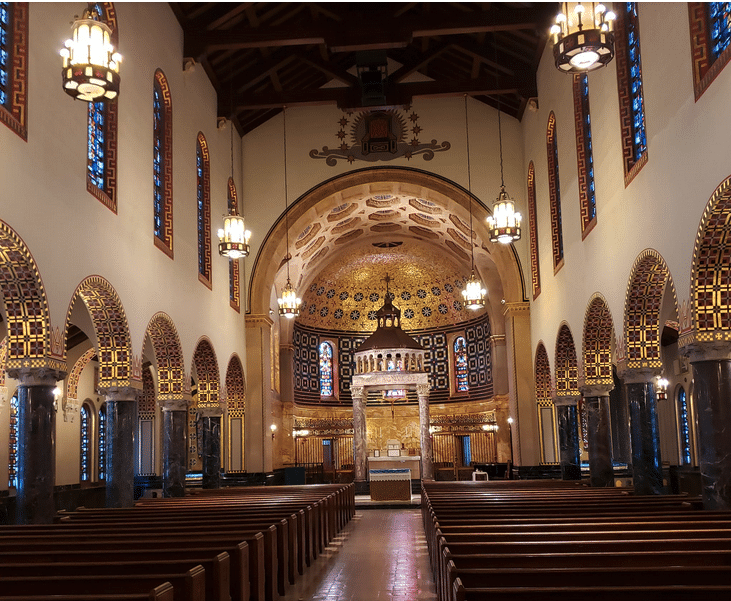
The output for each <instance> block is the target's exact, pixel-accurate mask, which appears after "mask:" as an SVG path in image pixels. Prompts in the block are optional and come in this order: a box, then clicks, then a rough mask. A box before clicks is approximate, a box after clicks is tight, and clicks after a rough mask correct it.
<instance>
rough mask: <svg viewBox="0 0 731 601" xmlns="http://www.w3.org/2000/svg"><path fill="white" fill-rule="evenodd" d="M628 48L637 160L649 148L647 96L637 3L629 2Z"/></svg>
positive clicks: (633, 137)
mask: <svg viewBox="0 0 731 601" xmlns="http://www.w3.org/2000/svg"><path fill="white" fill-rule="evenodd" d="M626 7H627V8H626V10H627V48H628V58H629V72H630V90H631V99H632V143H633V145H634V151H635V161H637V160H639V158H640V157H641V156H642V155H643V154H644V153H645V151H646V150H647V132H646V131H645V98H644V94H643V92H642V61H641V59H640V26H639V22H638V19H637V3H636V2H627V3H626Z"/></svg>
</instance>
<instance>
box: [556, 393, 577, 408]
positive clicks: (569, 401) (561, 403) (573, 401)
mask: <svg viewBox="0 0 731 601" xmlns="http://www.w3.org/2000/svg"><path fill="white" fill-rule="evenodd" d="M580 398H581V395H580V394H568V395H561V396H555V397H553V404H554V405H556V407H576V405H577V404H578V403H579V399H580Z"/></svg>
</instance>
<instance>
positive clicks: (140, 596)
mask: <svg viewBox="0 0 731 601" xmlns="http://www.w3.org/2000/svg"><path fill="white" fill-rule="evenodd" d="M2 599H3V601H48V599H49V597H48V595H3V597H2ZM53 601H174V597H173V585H172V584H170V583H169V582H164V583H163V584H161V585H159V586H156V587H155V588H154V589H152V590H150V591H148V592H142V593H121V594H118V595H114V594H106V593H92V594H89V595H82V594H78V593H75V594H73V595H53Z"/></svg>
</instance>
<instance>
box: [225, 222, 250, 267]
mask: <svg viewBox="0 0 731 601" xmlns="http://www.w3.org/2000/svg"><path fill="white" fill-rule="evenodd" d="M250 238H251V232H250V231H249V230H247V229H246V227H245V226H244V218H243V217H241V216H240V215H227V216H226V217H225V218H224V220H223V229H220V230H218V254H220V255H221V256H222V257H228V258H229V259H239V258H241V257H247V256H248V255H249V239H250Z"/></svg>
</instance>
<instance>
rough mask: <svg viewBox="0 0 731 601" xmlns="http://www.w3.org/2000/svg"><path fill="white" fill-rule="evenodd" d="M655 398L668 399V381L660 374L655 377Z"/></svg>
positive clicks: (659, 399)
mask: <svg viewBox="0 0 731 601" xmlns="http://www.w3.org/2000/svg"><path fill="white" fill-rule="evenodd" d="M656 383H657V400H658V401H667V400H668V384H670V382H668V381H667V379H665V378H663V377H662V376H658V377H657V382H656Z"/></svg>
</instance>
